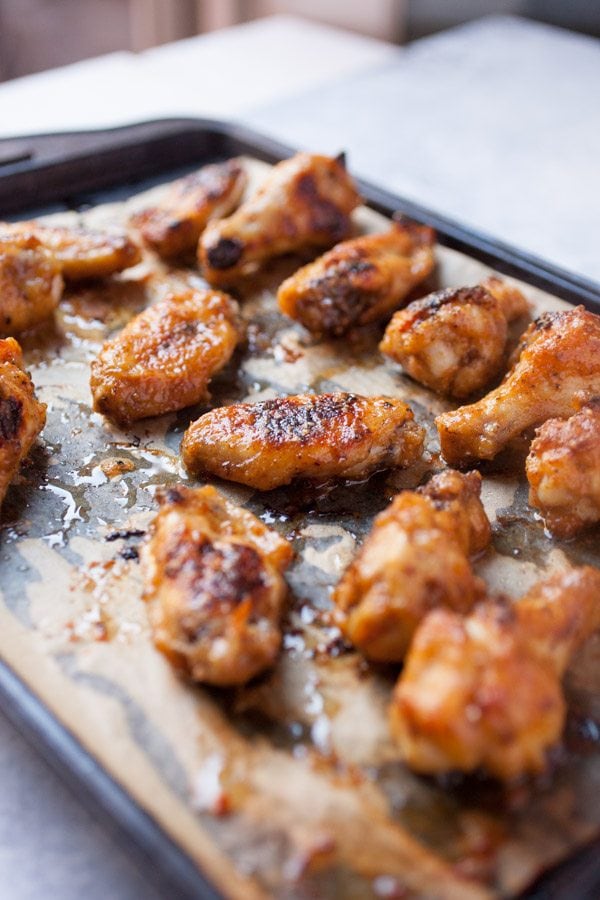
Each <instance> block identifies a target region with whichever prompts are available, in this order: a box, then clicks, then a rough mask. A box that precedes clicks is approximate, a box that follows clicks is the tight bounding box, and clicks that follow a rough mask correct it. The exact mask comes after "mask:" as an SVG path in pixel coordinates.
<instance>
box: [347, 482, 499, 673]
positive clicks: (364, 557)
mask: <svg viewBox="0 0 600 900" xmlns="http://www.w3.org/2000/svg"><path fill="white" fill-rule="evenodd" d="M480 490H481V476H480V475H479V473H478V472H470V473H468V474H466V475H463V474H461V473H460V472H454V471H452V470H451V469H446V470H445V471H444V472H441V473H440V474H439V475H435V476H434V477H433V478H432V479H431V480H430V481H429V483H428V484H427V485H426V486H425V487H424V488H420V489H418V490H417V491H403V492H402V493H401V494H398V496H397V497H396V498H395V499H394V500H393V502H392V503H391V504H390V506H388V508H387V509H385V510H384V511H383V512H382V513H380V514H379V515H378V516H377V518H376V519H375V522H374V523H373V528H372V530H371V533H370V534H369V536H368V537H367V539H366V541H365V543H364V544H363V546H362V547H361V549H360V550H359V552H358V554H357V555H356V558H355V559H354V561H353V562H352V563H351V564H350V566H349V567H348V569H347V570H346V572H345V573H344V575H343V576H342V579H341V581H340V582H339V584H338V586H337V588H336V589H335V592H334V595H333V600H334V602H335V604H336V612H335V616H336V621H337V624H338V625H339V627H340V628H341V629H342V631H343V633H344V635H345V636H346V637H347V638H348V640H350V641H351V642H352V643H353V644H354V645H355V646H356V647H358V649H359V650H360V651H361V652H362V653H364V654H365V656H367V657H369V658H370V659H374V660H380V661H383V662H400V661H401V660H402V659H403V658H404V655H405V654H406V651H407V649H408V646H409V644H410V641H411V638H412V636H413V634H414V631H415V629H416V628H417V626H418V624H419V622H420V621H421V620H422V619H423V618H424V617H425V616H426V615H427V613H428V612H429V611H430V610H431V609H433V608H435V607H438V606H444V607H448V608H449V609H451V610H456V611H457V612H460V613H465V612H467V611H468V610H470V609H471V608H472V606H473V605H474V603H475V602H476V601H478V600H480V599H481V598H482V597H483V595H484V591H485V585H484V584H483V582H482V581H481V579H480V578H477V577H476V576H475V575H474V574H473V570H472V569H471V564H470V561H469V557H470V556H473V555H474V554H477V553H479V552H480V551H482V550H483V549H484V548H485V547H486V546H487V544H488V543H489V540H490V524H489V521H488V518H487V516H486V514H485V511H484V509H483V506H482V505H481V500H480V499H479V492H480Z"/></svg>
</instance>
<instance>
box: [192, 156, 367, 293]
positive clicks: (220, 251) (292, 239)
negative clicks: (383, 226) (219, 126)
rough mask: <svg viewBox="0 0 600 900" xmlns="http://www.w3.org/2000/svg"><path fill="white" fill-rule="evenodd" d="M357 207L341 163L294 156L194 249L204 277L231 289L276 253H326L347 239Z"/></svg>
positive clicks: (209, 229) (211, 227)
mask: <svg viewBox="0 0 600 900" xmlns="http://www.w3.org/2000/svg"><path fill="white" fill-rule="evenodd" d="M359 203H360V197H359V195H358V192H357V190H356V186H355V184H354V182H353V180H352V178H351V177H350V176H349V174H348V173H347V171H346V168H345V166H344V163H343V161H342V160H340V159H332V158H331V157H328V156H316V155H312V154H310V153H298V154H297V155H296V156H293V157H291V159H286V160H284V162H281V163H279V164H278V165H276V166H274V168H273V169H272V170H271V172H270V173H269V175H268V176H267V178H266V180H265V182H264V184H263V185H262V187H261V188H260V189H259V190H258V191H257V192H256V194H254V196H253V197H251V198H250V199H249V200H247V201H246V202H245V203H243V204H242V206H240V208H239V209H238V210H237V212H235V213H234V214H233V215H232V216H229V218H227V219H221V221H219V222H212V223H211V224H210V225H209V226H208V227H207V228H206V230H205V232H204V234H203V235H202V237H201V238H200V244H199V246H198V257H199V261H200V264H201V266H202V270H203V273H204V276H205V277H206V278H207V279H208V281H209V282H210V283H211V284H215V285H221V284H231V283H234V282H235V281H237V280H239V278H240V277H242V276H244V275H245V274H247V272H249V271H252V270H253V269H255V268H257V267H258V266H260V265H261V264H262V263H264V262H265V261H266V260H268V259H271V258H272V257H274V256H280V255H281V254H282V253H290V252H292V251H294V250H303V249H306V248H310V247H316V248H319V247H331V246H332V244H335V243H336V241H340V240H342V239H343V238H345V237H347V236H348V234H349V233H350V227H351V222H350V213H351V212H352V210H353V209H354V208H355V207H356V206H358V204H359Z"/></svg>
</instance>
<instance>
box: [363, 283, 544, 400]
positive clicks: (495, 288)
mask: <svg viewBox="0 0 600 900" xmlns="http://www.w3.org/2000/svg"><path fill="white" fill-rule="evenodd" d="M527 310H528V303H527V300H526V299H525V297H524V296H523V294H522V293H521V292H520V291H519V290H518V289H517V288H514V287H510V286H509V285H508V284H506V283H505V282H503V281H501V280H500V279H499V278H488V279H486V280H485V281H483V282H482V283H481V284H479V285H476V286H475V287H468V288H447V289H446V290H444V291H437V292H436V293H434V294H429V295H428V296H427V297H423V299H421V300H415V301H414V302H413V303H410V304H409V305H408V306H407V307H406V309H403V310H400V312H397V313H396V315H395V316H394V317H393V319H392V321H391V322H390V324H389V325H388V327H387V330H386V332H385V335H384V338H383V340H382V342H381V344H380V345H379V348H380V350H381V351H382V353H385V354H386V355H387V356H390V357H391V358H392V359H393V360H395V361H396V362H398V363H400V364H401V365H402V367H403V368H404V370H405V371H406V372H407V373H408V374H409V375H410V376H411V378H414V379H415V381H418V382H420V383H421V384H424V385H425V387H428V388H431V390H432V391H435V392H436V393H438V394H443V395H444V396H447V397H456V398H458V399H462V398H464V397H468V396H469V394H473V393H474V392H475V391H480V390H482V389H483V388H484V387H485V386H486V385H487V384H488V382H489V381H490V380H491V379H492V378H493V377H494V376H495V375H497V374H498V372H499V371H500V368H501V366H502V362H503V359H504V355H505V350H506V342H507V338H508V325H509V323H510V322H512V321H513V320H514V319H517V318H519V317H521V316H523V315H525V313H527Z"/></svg>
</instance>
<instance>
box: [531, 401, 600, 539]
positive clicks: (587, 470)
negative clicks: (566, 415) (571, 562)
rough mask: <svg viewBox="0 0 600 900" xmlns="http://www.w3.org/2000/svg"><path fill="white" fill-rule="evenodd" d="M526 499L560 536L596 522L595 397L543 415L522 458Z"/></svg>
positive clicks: (599, 450)
mask: <svg viewBox="0 0 600 900" xmlns="http://www.w3.org/2000/svg"><path fill="white" fill-rule="evenodd" d="M525 468H526V471H527V479H528V481H529V502H530V504H531V505H532V506H535V507H536V508H537V509H539V510H541V513H542V515H543V517H544V521H545V523H546V526H547V527H548V528H549V530H550V531H551V532H552V533H553V534H555V535H556V536H557V537H560V538H568V537H572V536H573V535H574V534H576V533H577V532H578V531H581V529H583V528H586V527H588V526H590V525H594V524H595V523H596V522H600V401H596V402H595V403H592V404H590V405H589V406H586V407H584V408H583V409H581V410H580V411H579V412H578V413H576V414H575V415H574V416H571V418H570V419H548V421H547V422H545V423H544V424H543V425H542V427H541V428H539V429H538V431H537V433H536V437H535V439H534V441H533V443H532V444H531V449H530V451H529V456H528V457H527V461H526V463H525Z"/></svg>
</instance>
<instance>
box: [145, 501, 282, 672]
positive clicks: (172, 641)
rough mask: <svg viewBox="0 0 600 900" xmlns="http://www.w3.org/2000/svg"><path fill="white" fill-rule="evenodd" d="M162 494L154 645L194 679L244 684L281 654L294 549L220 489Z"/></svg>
mask: <svg viewBox="0 0 600 900" xmlns="http://www.w3.org/2000/svg"><path fill="white" fill-rule="evenodd" d="M158 499H159V503H160V507H161V508H160V511H159V513H158V515H157V516H156V518H155V520H154V523H153V526H152V532H151V536H150V540H149V542H148V544H147V545H146V546H145V547H144V549H143V551H142V566H143V576H144V584H145V598H146V600H147V601H148V604H149V614H150V621H151V624H152V628H153V631H154V640H155V643H156V645H157V647H158V648H159V649H160V650H161V651H162V652H163V653H164V654H165V655H166V656H167V657H168V658H169V659H170V660H171V661H172V662H173V664H174V665H175V666H176V667H177V668H179V669H180V670H182V671H183V672H184V673H185V674H187V675H188V676H189V678H191V679H192V680H194V681H201V682H206V683H207V684H214V685H220V686H227V685H235V684H243V683H244V682H246V681H248V680H249V679H250V678H253V677H254V676H255V675H258V674H259V673H260V672H262V671H264V669H266V668H268V667H269V666H270V665H272V664H273V662H274V661H275V659H276V657H277V654H278V652H279V647H280V644H281V631H280V618H281V614H282V610H283V604H284V601H285V597H286V593H287V589H286V583H285V581H284V578H283V572H284V571H285V569H286V568H287V566H288V565H289V563H290V562H291V559H292V555H293V553H292V549H291V546H290V544H289V543H288V542H287V541H286V540H284V539H283V538H282V537H280V536H279V535H278V534H277V532H275V531H273V530H272V529H270V528H267V526H266V525H263V523H262V522H261V521H260V520H259V519H257V518H256V517H255V516H253V515H252V513H250V512H248V511H247V510H245V509H242V508H241V507H239V506H236V505H235V504H234V503H231V502H230V501H229V500H227V499H226V498H225V497H224V496H223V495H222V494H220V493H219V492H218V491H217V490H216V489H215V488H214V487H210V486H207V487H203V488H198V489H196V490H193V489H191V488H187V487H184V486H183V485H181V486H177V487H172V488H167V489H163V490H162V491H161V492H160V493H159V494H158Z"/></svg>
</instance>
